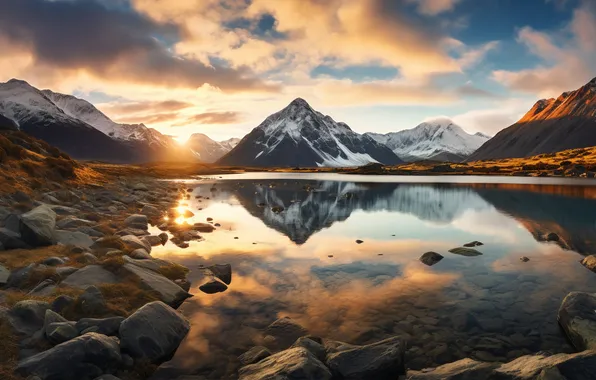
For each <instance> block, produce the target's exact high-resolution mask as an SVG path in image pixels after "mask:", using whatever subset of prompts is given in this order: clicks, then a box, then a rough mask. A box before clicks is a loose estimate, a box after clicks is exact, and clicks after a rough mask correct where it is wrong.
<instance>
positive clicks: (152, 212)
mask: <svg viewBox="0 0 596 380" xmlns="http://www.w3.org/2000/svg"><path fill="white" fill-rule="evenodd" d="M141 214H142V215H145V216H148V217H156V218H159V217H161V215H162V212H161V211H159V209H158V208H157V207H155V206H151V205H145V206H143V209H142V210H141Z"/></svg>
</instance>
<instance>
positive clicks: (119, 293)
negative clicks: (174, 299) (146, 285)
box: [99, 276, 160, 317]
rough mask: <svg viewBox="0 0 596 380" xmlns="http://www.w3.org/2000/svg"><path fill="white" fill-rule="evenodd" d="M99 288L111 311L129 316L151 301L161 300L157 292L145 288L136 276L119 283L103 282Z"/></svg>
mask: <svg viewBox="0 0 596 380" xmlns="http://www.w3.org/2000/svg"><path fill="white" fill-rule="evenodd" d="M99 289H100V290H101V293H102V294H103V296H104V298H105V299H106V302H107V304H108V309H109V310H110V313H112V314H115V315H121V316H123V317H127V316H129V315H130V314H132V313H133V312H134V311H135V310H137V309H138V308H140V307H142V306H144V305H145V304H148V303H149V302H153V301H159V300H160V296H159V294H158V293H157V292H154V291H150V290H145V289H143V288H142V286H141V284H140V281H139V280H138V278H135V277H132V276H130V277H128V278H127V279H126V280H125V281H123V282H121V283H118V284H102V285H99Z"/></svg>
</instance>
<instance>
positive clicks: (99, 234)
mask: <svg viewBox="0 0 596 380" xmlns="http://www.w3.org/2000/svg"><path fill="white" fill-rule="evenodd" d="M76 232H82V233H84V234H85V235H89V236H91V237H96V238H101V237H104V236H105V234H104V233H103V232H101V231H98V230H96V229H94V228H91V227H79V228H77V229H76Z"/></svg>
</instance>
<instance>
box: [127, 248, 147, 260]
mask: <svg viewBox="0 0 596 380" xmlns="http://www.w3.org/2000/svg"><path fill="white" fill-rule="evenodd" d="M130 257H132V258H134V259H137V260H148V259H151V255H150V254H149V253H147V251H145V249H143V248H138V249H135V250H134V251H132V252H131V253H130Z"/></svg>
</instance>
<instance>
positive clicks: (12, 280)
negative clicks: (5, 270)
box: [6, 264, 35, 289]
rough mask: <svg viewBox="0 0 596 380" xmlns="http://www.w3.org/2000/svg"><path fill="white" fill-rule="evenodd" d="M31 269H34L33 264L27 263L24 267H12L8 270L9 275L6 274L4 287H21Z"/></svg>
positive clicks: (27, 278)
mask: <svg viewBox="0 0 596 380" xmlns="http://www.w3.org/2000/svg"><path fill="white" fill-rule="evenodd" d="M33 270H35V264H29V265H27V266H26V267H23V268H17V269H14V270H13V271H12V272H10V276H8V280H7V281H6V287H7V288H16V289H21V288H22V287H23V286H24V285H25V284H26V283H27V281H28V280H29V276H30V275H31V273H32V272H33Z"/></svg>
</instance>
